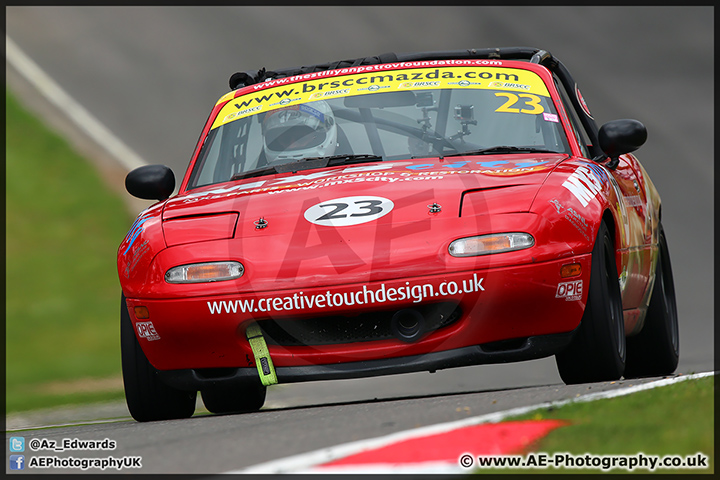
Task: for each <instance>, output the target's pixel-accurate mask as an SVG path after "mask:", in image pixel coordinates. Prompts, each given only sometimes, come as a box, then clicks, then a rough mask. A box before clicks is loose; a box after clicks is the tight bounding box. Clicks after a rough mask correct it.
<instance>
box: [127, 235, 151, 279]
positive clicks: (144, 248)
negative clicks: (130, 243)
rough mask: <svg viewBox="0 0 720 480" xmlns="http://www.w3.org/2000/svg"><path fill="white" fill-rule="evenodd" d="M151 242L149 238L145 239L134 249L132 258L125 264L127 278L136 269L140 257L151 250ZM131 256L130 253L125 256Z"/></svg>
mask: <svg viewBox="0 0 720 480" xmlns="http://www.w3.org/2000/svg"><path fill="white" fill-rule="evenodd" d="M149 243H150V241H149V240H145V241H144V242H142V243H141V244H140V245H138V246H136V247H135V248H134V249H133V252H132V258H130V259H129V260H128V261H127V262H126V264H125V270H124V272H123V273H124V274H125V278H130V274H131V273H132V272H133V271H134V270H135V267H136V266H137V264H138V262H139V261H140V259H141V258H142V257H143V256H145V254H146V253H147V252H148V251H149V250H150V245H149ZM129 257H130V256H129V255H128V256H126V257H125V258H126V259H128V258H129Z"/></svg>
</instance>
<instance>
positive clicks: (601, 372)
mask: <svg viewBox="0 0 720 480" xmlns="http://www.w3.org/2000/svg"><path fill="white" fill-rule="evenodd" d="M625 359H626V343H625V322H624V320H623V311H622V298H621V296H620V283H619V282H618V274H617V267H616V266H615V248H614V246H613V239H612V238H611V236H610V231H609V230H608V228H607V225H605V222H604V221H603V222H602V223H601V224H600V228H599V229H598V234H597V239H596V240H595V246H594V247H593V251H592V266H591V272H590V287H589V290H588V300H587V304H586V305H585V313H584V314H583V317H582V321H581V322H580V326H579V327H578V329H577V331H576V332H575V336H574V337H573V340H572V343H571V344H570V345H569V346H568V347H567V348H566V349H565V350H564V351H562V352H560V353H558V354H556V355H555V361H556V363H557V367H558V371H559V373H560V377H561V378H562V379H563V381H564V382H565V383H566V384H568V385H571V384H575V383H587V382H601V381H607V380H618V379H619V378H620V377H622V375H623V372H624V370H625Z"/></svg>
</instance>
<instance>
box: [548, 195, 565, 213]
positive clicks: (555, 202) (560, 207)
mask: <svg viewBox="0 0 720 480" xmlns="http://www.w3.org/2000/svg"><path fill="white" fill-rule="evenodd" d="M549 203H550V204H551V205H552V206H553V207H555V211H556V212H557V213H562V211H563V209H564V208H565V207H563V204H562V203H560V201H559V200H558V199H556V198H553V199H552V200H550V201H549Z"/></svg>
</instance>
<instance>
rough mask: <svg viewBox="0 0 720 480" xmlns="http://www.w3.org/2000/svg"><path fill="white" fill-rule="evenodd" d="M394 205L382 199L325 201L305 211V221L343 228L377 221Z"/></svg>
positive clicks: (348, 198) (337, 199)
mask: <svg viewBox="0 0 720 480" xmlns="http://www.w3.org/2000/svg"><path fill="white" fill-rule="evenodd" d="M394 206H395V205H394V204H393V202H392V200H389V199H387V198H383V197H343V198H335V199H332V200H326V201H324V202H320V203H318V204H316V205H313V206H312V207H310V208H308V209H307V210H305V219H306V220H307V221H308V222H310V223H314V224H315V225H322V226H326V227H345V226H348V225H360V224H361V223H367V222H371V221H373V220H377V219H378V218H380V217H383V216H385V215H387V214H388V213H390V212H391V211H392V209H393V207H394Z"/></svg>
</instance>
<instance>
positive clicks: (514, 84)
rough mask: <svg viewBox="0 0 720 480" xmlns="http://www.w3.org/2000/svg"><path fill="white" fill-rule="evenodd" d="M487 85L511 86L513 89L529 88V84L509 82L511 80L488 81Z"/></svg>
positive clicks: (492, 86) (497, 86)
mask: <svg viewBox="0 0 720 480" xmlns="http://www.w3.org/2000/svg"><path fill="white" fill-rule="evenodd" d="M488 87H490V88H512V89H515V90H528V91H529V90H530V88H532V87H530V85H523V84H521V83H511V82H490V83H489V84H488Z"/></svg>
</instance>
